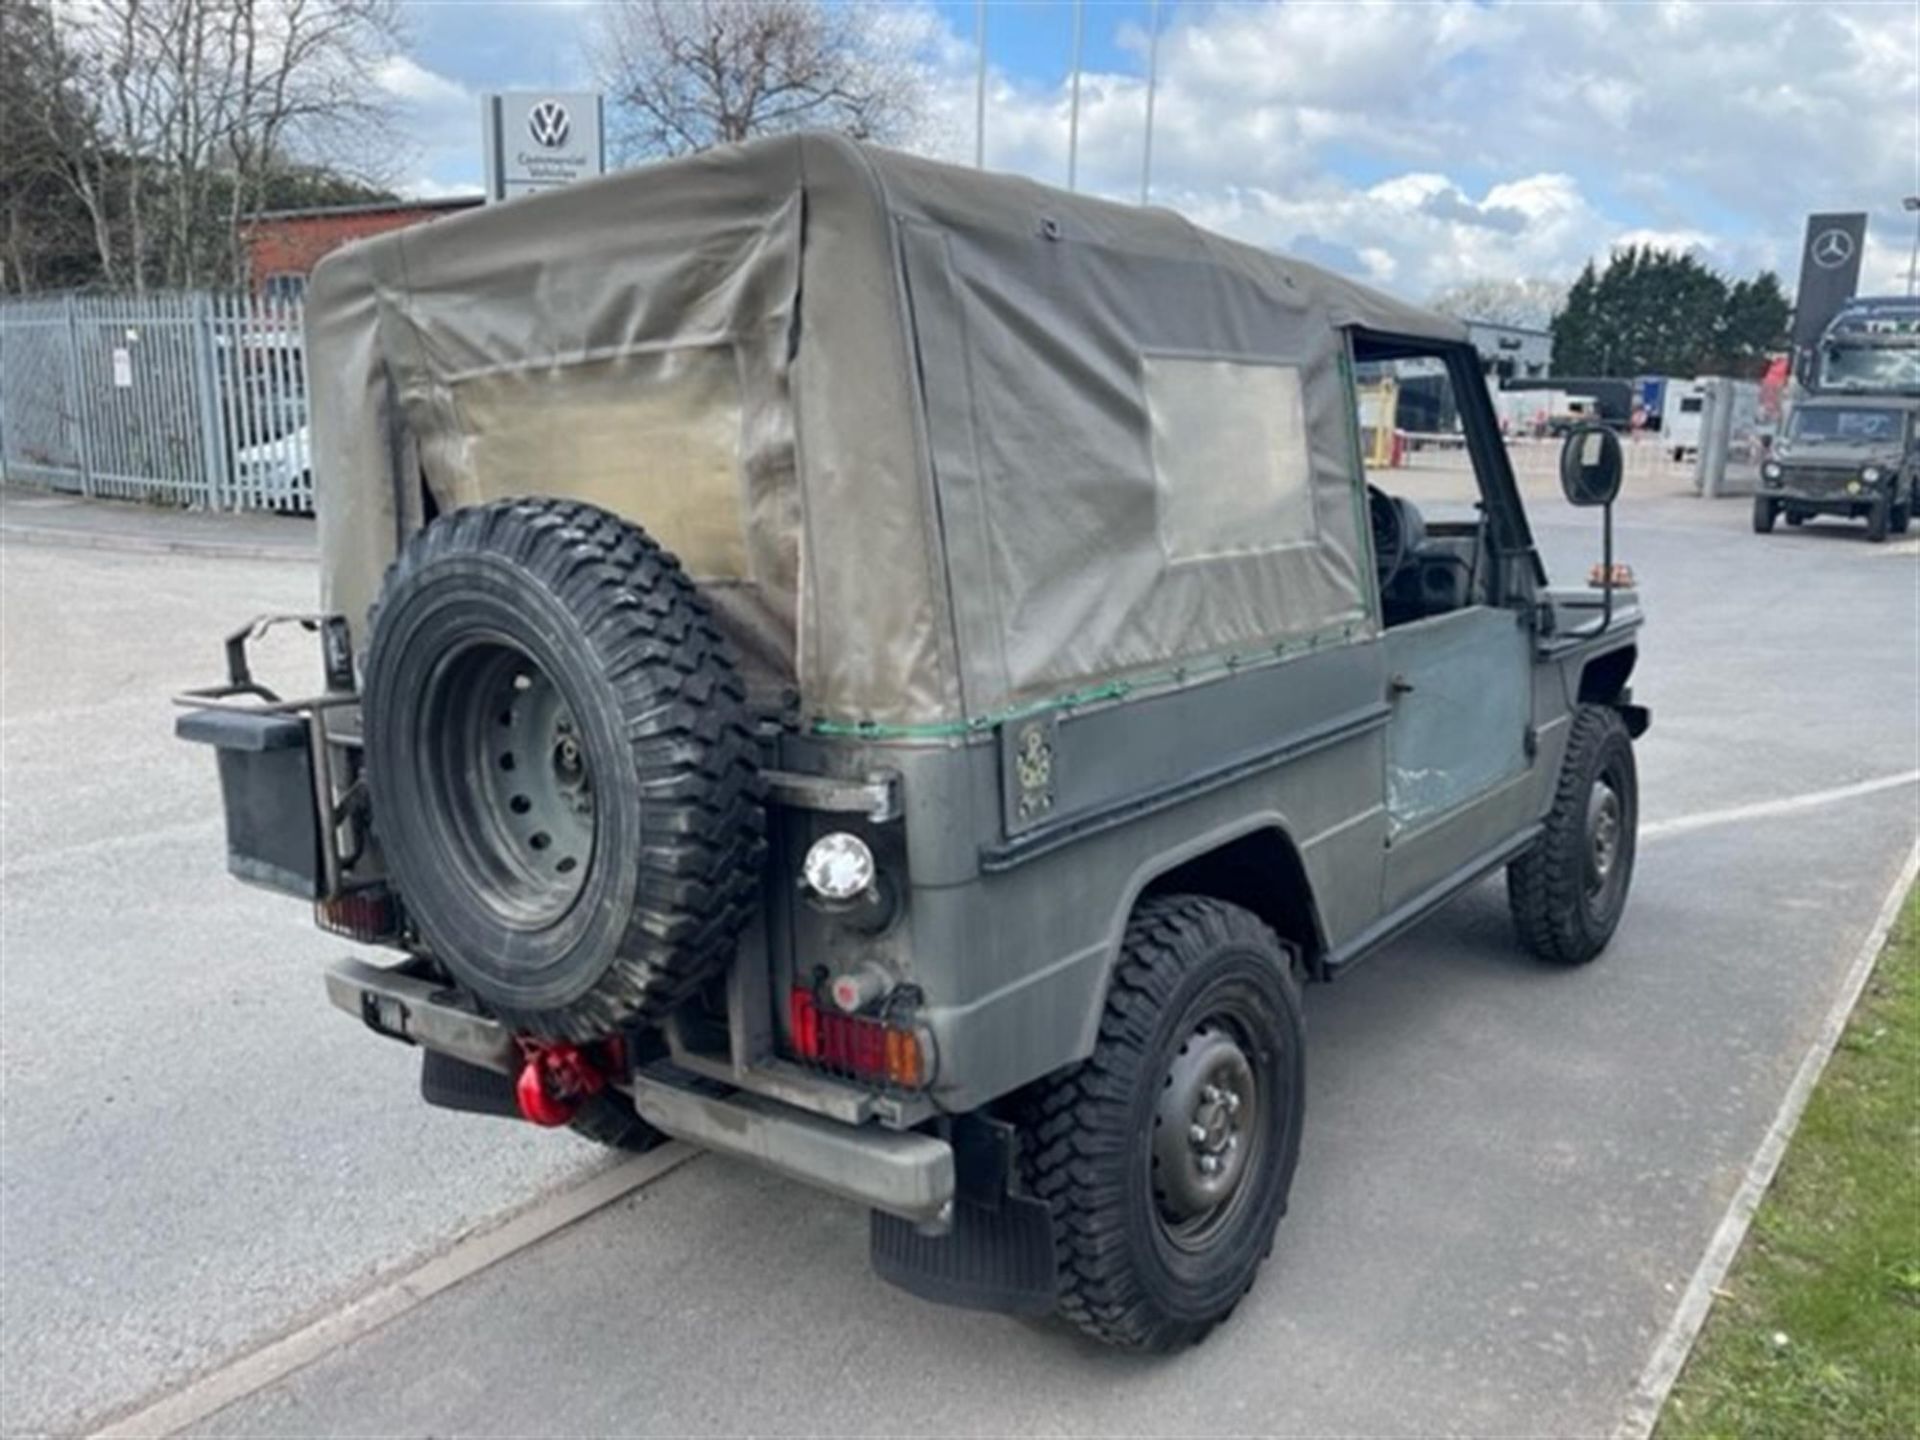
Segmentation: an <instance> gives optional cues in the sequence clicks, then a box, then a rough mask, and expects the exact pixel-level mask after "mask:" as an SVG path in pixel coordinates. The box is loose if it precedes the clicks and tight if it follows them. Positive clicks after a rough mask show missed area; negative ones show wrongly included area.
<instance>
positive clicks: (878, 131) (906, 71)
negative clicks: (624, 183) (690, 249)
mask: <svg viewBox="0 0 1920 1440" xmlns="http://www.w3.org/2000/svg"><path fill="white" fill-rule="evenodd" d="M893 18H894V17H892V16H890V15H889V13H888V11H887V10H886V8H885V7H874V6H863V5H842V4H825V3H820V0H633V3H628V4H621V5H609V6H606V7H605V8H603V9H602V10H601V11H600V12H599V15H598V19H597V24H596V34H595V43H594V45H593V48H592V52H591V54H590V56H589V61H590V63H591V64H592V66H593V68H594V69H595V71H596V73H597V76H598V79H599V81H600V84H601V87H602V89H603V90H604V91H605V92H606V94H607V97H608V100H609V101H610V103H611V105H612V108H613V118H614V130H615V138H616V145H617V148H618V150H619V153H621V155H622V156H623V157H624V158H628V159H635V158H641V157H647V156H665V155H684V154H687V153H689V152H691V151H695V150H704V149H706V148H707V147H708V146H712V145H725V144H730V143H733V142H736V141H740V140H746V139H750V138H752V137H753V136H756V135H777V134H783V133H786V132H790V131H794V130H800V129H826V130H838V131H841V132H843V133H845V134H848V135H852V136H854V137H856V138H858V139H871V140H887V139H896V138H899V137H900V136H902V135H903V134H904V133H905V132H906V131H907V130H908V128H909V127H910V126H912V125H913V124H914V123H915V121H916V120H917V119H918V117H919V115H920V112H921V110H922V108H923V104H924V92H925V80H924V75H923V71H922V67H921V66H920V64H919V63H918V62H917V60H916V59H915V56H914V54H913V53H912V31H911V27H906V26H901V25H897V24H895V23H893Z"/></svg>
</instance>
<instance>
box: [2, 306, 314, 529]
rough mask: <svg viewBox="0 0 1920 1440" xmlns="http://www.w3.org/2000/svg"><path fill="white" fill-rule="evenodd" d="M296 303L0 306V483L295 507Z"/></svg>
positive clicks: (235, 505)
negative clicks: (0, 480) (1, 481)
mask: <svg viewBox="0 0 1920 1440" xmlns="http://www.w3.org/2000/svg"><path fill="white" fill-rule="evenodd" d="M301 320H302V316H301V305H300V302H299V301H297V300H273V299H266V298H264V297H256V296H251V295H232V294H215V293H207V292H194V293H188V294H160V295H144V296H132V295H62V296H51V297H47V298H45V299H26V300H7V301H0V479H4V480H5V481H6V482H8V483H10V484H25V485H38V486H42V487H44V488H48V489H53V490H61V491H66V492H69V493H72V494H78V495H87V496H105V497H110V498H116V499H127V500H147V501H157V502H162V503H172V504H177V505H190V506H194V507H196V508H201V509H216V510H217V509H269V510H311V509H312V508H313V477H312V469H311V466H310V463H309V461H308V448H307V382H306V373H307V372H306V352H305V341H304V331H303V329H302V324H301Z"/></svg>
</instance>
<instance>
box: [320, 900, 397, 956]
mask: <svg viewBox="0 0 1920 1440" xmlns="http://www.w3.org/2000/svg"><path fill="white" fill-rule="evenodd" d="M313 923H314V924H316V925H318V926H319V927H320V928H321V929H322V930H326V931H329V932H331V933H332V934H335V935H344V936H345V937H346V938H347V939H349V940H358V941H361V942H362V943H364V944H368V945H375V944H378V943H379V942H380V941H382V940H390V939H392V938H393V936H394V934H395V933H396V932H397V931H398V930H399V923H400V916H399V912H398V908H397V907H396V906H395V905H394V903H393V897H392V896H391V895H389V894H388V893H387V892H386V891H385V890H353V891H349V892H348V893H347V894H345V895H336V896H334V897H333V898H332V899H331V900H318V901H315V902H314V906H313Z"/></svg>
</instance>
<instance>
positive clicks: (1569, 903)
mask: <svg viewBox="0 0 1920 1440" xmlns="http://www.w3.org/2000/svg"><path fill="white" fill-rule="evenodd" d="M1603 781H1604V782H1605V783H1606V784H1607V785H1608V787H1609V788H1610V789H1611V790H1612V791H1613V792H1614V797H1615V800H1616V802H1617V805H1618V814H1617V816H1616V819H1615V824H1614V826H1613V833H1614V835H1615V837H1616V839H1615V840H1614V842H1613V848H1612V853H1611V861H1610V864H1609V865H1608V867H1607V868H1606V870H1605V872H1604V879H1603V881H1602V882H1601V883H1600V884H1599V886H1598V888H1597V889H1596V887H1595V873H1596V868H1597V860H1596V853H1595V852H1596V842H1595V835H1594V817H1593V815H1592V813H1591V807H1592V806H1593V805H1594V804H1595V803H1596V796H1597V791H1596V787H1597V786H1599V785H1600V784H1601V783H1602V782H1603ZM1601 803H1604V802H1601ZM1639 813H1640V797H1639V780H1638V777H1637V774H1636V772H1635V768H1634V760H1633V740H1632V737H1631V736H1629V735H1628V733H1627V727H1626V723H1625V722H1624V721H1623V720H1622V719H1621V718H1620V715H1619V713H1618V712H1617V711H1615V710H1613V709H1612V708H1611V707H1609V706H1605V705H1582V706H1580V707H1579V708H1578V709H1577V710H1575V711H1574V714H1573V731H1572V734H1570V735H1569V736H1568V738H1567V749H1566V754H1565V756H1564V757H1563V758H1562V760H1561V762H1560V779H1559V783H1558V785H1557V786H1556V787H1555V790H1554V797H1553V808H1552V809H1551V810H1549V811H1548V812H1547V819H1546V825H1545V827H1544V829H1543V830H1542V831H1541V834H1540V838H1539V839H1538V840H1536V841H1535V842H1534V843H1533V845H1532V846H1530V847H1529V848H1528V850H1527V851H1526V853H1525V854H1523V855H1521V856H1520V857H1519V858H1518V859H1516V860H1514V861H1513V862H1512V863H1511V864H1510V865H1508V866H1507V903H1508V907H1509V908H1510V909H1511V910H1512V912H1513V924H1514V929H1515V930H1516V931H1518V932H1519V936H1520V942H1521V943H1522V944H1523V945H1525V946H1526V947H1527V949H1528V950H1530V951H1532V952H1533V953H1534V954H1535V955H1536V956H1538V957H1539V958H1540V959H1542V960H1545V961H1548V962H1550V963H1552V964H1555V965H1584V964H1586V963H1587V962H1588V961H1590V960H1592V959H1593V958H1594V957H1595V956H1597V955H1599V953H1600V952H1601V951H1602V950H1603V949H1605V948H1606V944H1607V942H1608V941H1609V940H1611V939H1612V938H1613V932H1614V929H1615V928H1616V927H1617V926H1618V925H1619V923H1620V915H1621V913H1622V911H1624V910H1625V908H1626V901H1627V892H1628V890H1629V889H1630V888H1631V884H1632V879H1633V859H1634V851H1635V849H1636V845H1635V829H1636V826H1637V824H1638V821H1639Z"/></svg>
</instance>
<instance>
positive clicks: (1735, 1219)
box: [1613, 842, 1920, 1440]
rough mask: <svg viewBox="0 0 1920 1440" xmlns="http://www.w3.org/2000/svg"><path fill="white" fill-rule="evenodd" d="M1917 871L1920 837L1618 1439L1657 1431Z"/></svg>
mask: <svg viewBox="0 0 1920 1440" xmlns="http://www.w3.org/2000/svg"><path fill="white" fill-rule="evenodd" d="M1916 876H1920V842H1916V843H1915V845H1914V847H1913V849H1912V850H1910V851H1908V852H1907V863H1906V864H1905V865H1903V866H1901V867H1900V874H1899V876H1898V878H1896V879H1895V880H1894V882H1893V888H1892V889H1891V890H1889V891H1888V892H1887V898H1886V900H1885V902H1884V903H1883V904H1882V905H1881V906H1880V914H1879V915H1878V916H1877V917H1876V918H1875V920H1874V922H1873V928H1872V929H1870V930H1869V931H1867V935H1866V939H1864V940H1863V941H1861V942H1860V949H1859V951H1858V952H1857V953H1856V954H1855V955H1854V957H1853V964H1852V965H1850V966H1849V967H1848V969H1847V974H1846V979H1845V980H1844V981H1843V982H1842V984H1841V986H1840V994H1839V995H1838V997H1836V998H1835V1000H1834V1002H1833V1007H1832V1008H1831V1009H1830V1010H1828V1011H1827V1017H1826V1019H1825V1020H1823V1021H1822V1022H1821V1023H1820V1031H1819V1033H1818V1034H1817V1035H1815V1036H1814V1040H1813V1045H1812V1048H1810V1049H1809V1050H1808V1051H1807V1053H1806V1055H1805V1057H1804V1058H1802V1060H1801V1061H1800V1068H1799V1069H1798V1070H1796V1071H1795V1072H1794V1076H1793V1083H1792V1084H1791V1085H1789V1086H1788V1087H1787V1093H1786V1097H1785V1098H1784V1099H1783V1100H1781V1102H1780V1109H1779V1111H1778V1112H1777V1113H1776V1114H1775V1115H1774V1117H1773V1124H1771V1125H1769V1126H1768V1127H1767V1133H1766V1135H1765V1136H1764V1137H1762V1139H1761V1141H1760V1148H1759V1149H1758V1150H1756V1151H1754V1154H1753V1159H1752V1160H1750V1161H1748V1162H1747V1173H1746V1176H1745V1178H1743V1179H1742V1180H1741V1182H1740V1188H1739V1189H1738V1190H1736V1191H1734V1194H1733V1199H1732V1200H1731V1201H1729V1202H1728V1204H1727V1211H1726V1214H1725V1215H1723V1216H1722V1217H1721V1219H1720V1225H1719V1228H1718V1229H1716V1230H1715V1231H1714V1232H1713V1239H1712V1240H1711V1241H1710V1242H1709V1243H1708V1245H1707V1253H1706V1254H1704V1255H1702V1256H1701V1257H1700V1263H1699V1265H1698V1266H1697V1267H1695V1269H1694V1272H1693V1278H1692V1279H1691V1280H1689V1281H1688V1282H1687V1288H1686V1290H1685V1292H1684V1293H1683V1294H1682V1295H1681V1297H1680V1305H1679V1307H1678V1308H1677V1309H1676V1310H1675V1311H1674V1312H1673V1318H1672V1319H1671V1320H1669V1321H1668V1322H1667V1328H1666V1329H1665V1330H1664V1331H1663V1332H1661V1336H1660V1341H1659V1343H1658V1344H1657V1345H1655V1346H1654V1348H1653V1355H1652V1357H1651V1358H1650V1359H1649V1360H1648V1361H1647V1367H1646V1369H1644V1370H1642V1371H1641V1372H1640V1381H1639V1383H1638V1384H1637V1385H1635V1386H1634V1389H1633V1394H1632V1396H1631V1397H1630V1398H1629V1399H1628V1401H1627V1408H1626V1413H1625V1414H1624V1415H1623V1416H1622V1417H1621V1419H1620V1424H1619V1426H1618V1427H1617V1428H1616V1429H1615V1430H1614V1432H1613V1433H1614V1440H1647V1437H1648V1436H1649V1435H1651V1434H1652V1433H1653V1427H1654V1424H1655V1423H1656V1422H1657V1421H1658V1420H1659V1418H1660V1411H1661V1409H1662V1408H1663V1407H1664V1406H1665V1405H1666V1403H1667V1394H1668V1392H1669V1391H1671V1390H1672V1389H1673V1382H1674V1381H1675V1380H1676V1379H1678V1378H1679V1375H1680V1367H1681V1366H1682V1365H1684V1364H1686V1361H1687V1356H1688V1355H1689V1354H1690V1353H1691V1352H1692V1350H1693V1344H1694V1341H1696V1340H1697V1339H1699V1338H1700V1328H1701V1326H1703V1325H1704V1324H1705V1323H1706V1319H1707V1312H1708V1311H1709V1310H1711V1309H1712V1308H1713V1300H1714V1295H1715V1293H1716V1292H1717V1291H1718V1290H1719V1288H1720V1282H1721V1281H1723V1280H1725V1279H1726V1278H1727V1270H1728V1268H1729V1267H1730V1266H1731V1265H1732V1264H1733V1257H1734V1256H1735V1255H1737V1254H1738V1253H1739V1251H1740V1242H1741V1241H1743V1240H1744V1239H1746V1235H1747V1227H1748V1226H1749V1225H1750V1224H1752V1223H1753V1212H1754V1211H1755V1210H1756V1209H1758V1208H1759V1205H1760V1201H1761V1198H1762V1197H1763V1196H1765V1194H1766V1193H1767V1187H1768V1186H1769V1185H1771V1184H1772V1183H1773V1176H1774V1172H1775V1171H1777V1170H1778V1169H1779V1168H1780V1159H1781V1157H1782V1156H1783V1155H1784V1154H1786V1150H1787V1142H1788V1141H1789V1140H1791V1139H1792V1138H1793V1132H1794V1130H1795V1129H1796V1128H1797V1127H1798V1125H1799V1124H1800V1115H1801V1112H1802V1111H1804V1110H1805V1109H1806V1108H1807V1100H1808V1098H1809V1097H1810V1096H1811V1095H1812V1094H1813V1087H1814V1085H1815V1084H1817V1083H1818V1081H1819V1079H1820V1073H1821V1072H1822V1071H1823V1070H1825V1069H1826V1068H1827V1061H1828V1060H1829V1059H1830V1058H1832V1055H1833V1050H1834V1047H1835V1046H1836V1045H1838V1044H1839V1043H1840V1036H1841V1034H1842V1033H1843V1032H1844V1031H1845V1030H1846V1028H1847V1020H1848V1019H1849V1017H1851V1016H1852V1014H1853V1007H1854V1005H1855V1004H1856V1003H1858V1001H1859V999H1860V992H1861V991H1862V990H1864V989H1866V986H1867V979H1868V977H1869V976H1871V975H1872V974H1873V967H1874V962H1875V961H1876V960H1878V959H1879V958H1880V948H1881V946H1883V945H1885V944H1886V940H1887V933H1888V932H1889V931H1890V930H1892V929H1893V923H1894V921H1895V920H1896V919H1898V918H1899V915H1900V902H1901V901H1902V900H1903V899H1905V898H1906V894H1907V891H1908V890H1910V889H1911V888H1912V887H1913V882H1914V878H1915V877H1916Z"/></svg>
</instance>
